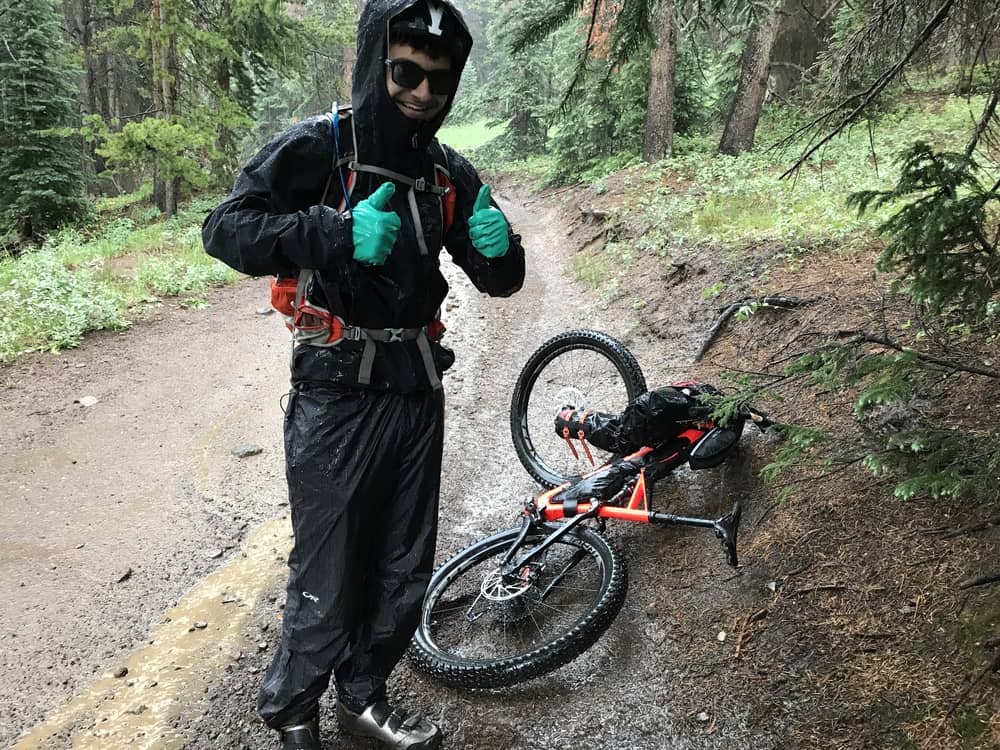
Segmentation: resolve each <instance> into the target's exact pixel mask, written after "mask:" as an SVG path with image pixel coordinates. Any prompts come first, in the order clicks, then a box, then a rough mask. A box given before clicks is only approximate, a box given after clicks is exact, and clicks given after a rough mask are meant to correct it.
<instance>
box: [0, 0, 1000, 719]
mask: <svg viewBox="0 0 1000 750" xmlns="http://www.w3.org/2000/svg"><path fill="white" fill-rule="evenodd" d="M462 7H463V10H464V11H465V14H466V18H467V21H468V23H469V26H470V29H471V31H472V33H473V36H474V37H475V40H476V43H475V46H474V49H473V54H472V57H471V59H470V62H469V65H468V67H467V68H466V71H465V74H464V76H463V81H462V88H461V89H460V92H459V96H458V99H457V104H456V106H455V108H454V110H453V112H452V115H451V116H450V119H449V127H448V129H447V130H446V131H445V132H444V133H443V134H442V140H445V141H446V142H449V143H452V144H453V145H455V146H456V147H458V148H460V149H461V150H464V151H466V152H468V153H469V154H470V156H471V157H472V159H473V161H474V163H476V164H477V166H480V167H482V168H484V169H486V170H488V171H489V172H490V173H492V174H501V173H502V174H504V175H507V176H513V179H515V180H516V181H517V184H518V185H520V186H521V189H523V190H535V191H543V192H544V193H546V194H550V195H558V191H572V190H581V189H585V190H587V191H589V194H590V195H593V196H601V195H606V194H607V193H608V191H609V189H611V188H610V187H609V186H613V191H614V193H615V196H614V197H615V199H614V200H613V201H610V207H609V208H607V209H602V210H601V211H596V212H595V211H591V212H590V215H589V216H588V217H587V218H588V219H589V220H592V221H597V222H599V223H600V226H601V228H602V233H603V237H604V240H605V241H603V242H602V244H601V248H600V251H599V252H597V253H586V254H581V256H580V258H579V259H578V260H577V261H575V262H574V270H575V272H576V274H577V276H578V278H579V280H580V281H581V282H582V283H584V284H585V285H587V286H588V287H589V288H592V289H593V290H594V293H595V294H598V295H613V294H619V295H620V294H623V293H627V292H625V291H623V289H622V288H621V285H622V278H623V276H622V269H626V270H627V269H628V268H631V267H633V264H634V263H635V262H636V261H637V259H646V260H647V261H649V262H652V263H653V264H658V265H659V266H660V267H662V268H664V269H666V270H667V271H670V270H671V269H672V268H678V267H680V266H682V265H683V263H680V266H679V265H678V263H679V262H680V261H679V260H678V259H679V258H680V259H682V258H683V257H684V253H685V252H689V251H690V250H691V249H692V248H699V249H701V250H705V249H706V248H707V249H708V251H710V252H716V253H718V254H719V255H721V256H724V257H725V258H726V259H727V262H729V263H731V264H732V265H733V266H734V267H735V266H739V265H740V264H741V263H743V262H745V261H746V259H747V258H750V257H751V256H752V255H753V253H754V252H755V250H757V249H759V248H760V247H762V246H766V247H767V248H769V253H770V258H771V259H772V260H776V261H778V262H780V263H783V264H785V265H786V266H797V265H803V264H809V263H810V262H811V261H812V260H813V259H814V258H819V257H822V254H823V253H826V252H829V251H830V250H831V248H834V249H835V251H836V252H837V253H839V254H840V256H841V257H844V256H845V255H846V256H848V257H856V258H857V259H858V262H860V263H865V264H867V266H866V270H867V271H869V272H870V273H871V275H872V278H873V279H878V284H879V285H880V288H881V289H882V292H881V294H880V298H879V302H878V304H876V305H873V306H871V307H870V308H869V309H868V310H866V314H865V316H864V317H863V320H862V321H861V322H860V323H857V322H855V323H854V324H852V325H851V326H850V327H848V328H845V329H844V330H840V331H838V332H836V335H832V336H829V337H827V338H824V339H823V340H815V341H808V342H800V343H801V345H800V346H796V347H794V348H793V350H792V351H791V353H790V354H789V355H788V356H787V357H785V358H783V359H780V360H775V361H771V362H768V363H767V366H766V367H761V368H758V369H755V370H754V371H743V372H738V373H732V374H731V380H732V385H733V388H732V390H731V392H732V394H733V395H731V396H730V397H728V398H727V399H726V400H725V401H723V402H722V403H720V404H719V405H718V412H717V416H718V417H720V418H722V419H724V418H725V417H726V416H727V415H728V414H731V413H732V411H733V410H734V409H736V408H738V407H739V405H740V404H741V403H743V402H746V401H749V400H754V401H757V402H761V401H766V400H771V401H772V402H773V403H776V404H781V403H782V402H783V400H786V399H789V398H792V397H793V396H794V394H796V393H798V392H799V389H803V388H811V389H814V390H816V391H819V392H823V393H836V394H838V395H839V396H840V397H841V398H842V399H843V400H844V403H845V404H848V405H849V409H848V413H847V417H848V421H849V422H850V424H843V425H840V426H838V427H837V428H836V429H831V425H829V424H818V423H815V421H813V423H810V420H809V419H807V418H804V417H803V418H798V419H795V420H788V421H789V422H791V423H792V424H789V425H788V426H785V427H783V428H782V431H781V432H782V435H783V438H784V439H783V442H782V443H781V445H780V447H779V448H778V450H777V451H776V456H775V459H774V461H773V462H772V463H771V464H769V465H768V466H767V467H766V468H765V470H764V474H765V476H766V477H767V478H769V479H771V480H773V481H776V482H778V483H779V484H780V486H781V487H782V488H783V495H782V497H788V496H791V495H793V494H794V493H795V492H796V491H800V490H801V488H802V487H803V486H808V485H809V484H810V483H813V482H815V481H817V480H818V479H822V478H827V477H830V476H835V475H836V474H837V473H839V472H842V471H846V470H848V469H850V468H852V467H853V468H857V467H859V466H860V467H863V468H864V469H865V470H866V471H867V472H870V474H871V475H874V476H875V477H878V478H879V479H880V480H883V481H886V482H887V484H886V487H887V489H888V495H889V496H890V497H889V498H887V501H888V502H900V501H906V500H907V499H911V498H914V497H918V496H919V497H931V498H936V499H938V500H939V501H940V502H941V503H944V504H947V503H962V504H964V505H966V506H970V505H971V506H972V507H976V508H978V509H980V510H979V514H980V517H981V520H982V528H993V527H996V526H997V525H998V524H1000V509H998V507H997V504H998V502H997V501H998V486H1000V483H998V478H1000V433H998V432H997V430H996V429H995V425H996V420H995V419H994V418H993V417H992V416H990V415H991V413H992V412H991V411H990V408H993V407H994V406H995V404H985V403H984V404H983V405H982V408H977V409H976V410H973V411H971V412H962V413H959V412H957V411H956V409H955V407H954V403H953V398H952V397H953V396H954V393H955V392H956V390H962V391H964V392H967V393H971V394H980V395H981V394H986V393H989V392H990V390H989V389H990V388H992V387H993V386H995V384H996V383H997V382H998V381H1000V370H998V368H997V364H996V363H997V346H996V342H997V338H996V337H997V333H998V315H1000V304H998V300H997V291H996V284H997V281H996V280H997V278H998V274H1000V267H998V256H997V242H998V240H1000V224H998V222H997V218H998V211H997V209H998V198H1000V194H998V192H997V191H998V188H1000V170H998V164H997V156H998V152H997V141H996V132H995V126H996V110H997V105H998V102H1000V81H998V79H997V70H996V67H995V66H996V63H997V54H996V53H997V51H998V49H1000V0H987V2H973V1H972V0H765V1H761V2H755V1H752V0H565V1H564V2H548V1H544V2H543V1H542V0H534V1H531V0H467V1H466V2H465V3H463V6H462ZM357 13H358V5H357V4H356V3H355V2H351V1H349V0H304V1H301V2H276V1H274V0H232V1H227V2H223V1H221V0H63V2H51V1H50V0H0V311H2V318H0V364H3V363H10V362H13V361H14V360H15V359H16V358H17V357H18V356H20V355H21V354H23V353H25V352H29V351H37V350H58V349H60V348H64V347H69V346H74V345H76V344H77V343H79V341H80V340H81V337H82V336H83V335H84V334H85V333H86V332H87V331H90V330H94V329H99V328H112V329H114V328H124V327H127V326H128V325H130V323H131V322H132V321H134V320H137V319H141V318H142V317H143V315H144V314H145V312H146V311H147V310H148V309H150V308H152V307H154V306H156V305H158V304H160V303H161V300H162V299H163V298H164V297H167V296H171V297H175V298H176V299H177V300H178V301H179V302H180V304H183V305H185V306H200V305H203V304H205V303H204V301H203V297H202V296H201V295H200V292H201V290H203V289H204V288H206V287H207V286H210V285H215V284H224V283H231V282H232V281H234V280H235V274H234V273H233V272H232V271H230V270H229V269H227V268H225V267H224V266H222V265H221V264H218V263H217V262H215V261H213V260H212V259H210V258H208V257H207V256H205V254H204V253H203V251H202V250H201V244H200V234H199V229H200V222H201V219H202V218H203V216H204V215H205V213H206V212H207V210H209V209H210V208H211V207H212V206H213V205H214V204H215V203H216V202H217V201H218V200H219V198H220V197H221V195H222V194H224V193H225V191H226V190H227V189H228V187H229V186H230V185H231V184H232V181H233V179H234V175H235V173H236V171H237V170H238V168H239V166H240V165H241V164H242V163H243V162H244V161H245V160H246V159H247V158H248V157H249V156H250V155H252V154H253V153H254V152H255V151H256V150H257V149H258V148H259V147H260V146H261V145H262V144H263V143H264V142H265V141H266V140H267V139H268V138H269V137H271V136H272V135H274V134H275V133H277V132H279V131H280V130H282V129H283V128H285V127H287V126H288V125H290V124H291V123H293V122H295V121H297V120H300V119H302V118H304V117H307V116H309V115H313V114H318V113H322V112H324V111H327V110H329V108H330V106H331V103H332V102H334V101H346V100H348V99H349V98H350V96H349V92H350V72H351V67H352V64H353V49H354V39H353V35H354V26H355V23H356V19H357ZM570 194H572V193H570ZM637 226H641V227H642V228H643V229H642V231H636V230H635V228H636V227H637ZM852 253H854V254H855V255H851V254H852ZM766 286H767V285H766V279H764V278H762V279H759V283H756V284H754V285H750V287H749V291H747V288H744V289H743V293H741V295H740V297H739V298H738V299H735V300H731V301H728V294H729V291H730V290H727V288H726V282H725V281H722V280H708V281H706V283H705V285H704V287H703V289H702V290H701V294H702V297H703V299H706V300H713V299H718V300H719V302H720V303H721V302H723V301H727V304H723V305H721V306H720V308H719V309H720V318H719V321H718V325H717V326H716V327H715V329H718V328H719V327H721V326H722V325H724V324H725V323H726V322H727V321H728V320H729V319H734V320H737V321H747V320H749V319H751V318H753V317H755V316H757V317H758V318H759V317H760V316H761V315H762V314H764V313H768V312H773V311H775V310H782V309H788V308H790V307H794V306H797V305H802V304H808V300H804V299H798V298H788V297H784V296H781V295H778V294H774V293H772V292H768V291H767V290H766ZM647 302H648V301H647V300H643V299H638V298H636V299H635V300H634V305H635V306H636V307H640V306H642V305H645V304H647ZM710 344H711V342H710V341H707V342H706V347H707V346H709V345H710ZM973 398H975V395H974V396H973ZM845 434H849V436H850V437H849V439H845ZM994 562H995V561H994ZM993 567H994V568H996V569H997V570H987V571H986V572H985V573H984V574H983V575H981V576H979V577H978V579H977V580H976V581H974V582H971V583H970V586H974V587H989V588H993V587H994V586H995V584H996V583H997V581H998V580H1000V563H996V564H995V565H994V566H993ZM977 611H978V612H980V613H986V614H984V615H982V617H984V618H985V619H984V620H983V622H987V623H989V624H988V625H987V626H986V629H985V631H984V633H982V634H981V638H979V640H978V641H977V642H978V643H979V644H980V646H981V647H983V648H984V649H985V653H986V654H987V656H986V665H987V669H986V670H985V671H984V672H983V674H984V675H986V674H989V675H992V677H991V679H994V680H995V675H996V671H997V669H998V667H1000V630H998V626H997V624H996V623H997V621H998V619H1000V617H998V616H1000V596H997V595H996V594H994V593H991V594H988V595H987V596H986V599H985V601H983V602H980V608H979V609H978V610H977ZM977 616H978V615H977ZM998 716H1000V714H997V715H993V716H992V717H991V716H989V715H986V714H984V715H978V714H977V717H978V718H977V721H978V723H976V722H975V721H974V722H972V726H973V729H972V730H970V732H971V733H972V736H981V737H984V738H985V737H988V736H990V734H991V733H993V736H994V737H995V736H997V733H998V732H1000V729H998V728H997V726H1000V718H998Z"/></svg>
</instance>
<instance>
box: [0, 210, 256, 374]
mask: <svg viewBox="0 0 1000 750" xmlns="http://www.w3.org/2000/svg"><path fill="white" fill-rule="evenodd" d="M216 202H217V200H216V199H215V198H203V199H196V200H194V201H191V202H189V203H188V204H186V205H185V206H184V207H183V209H182V210H181V211H180V212H179V213H178V215H177V216H175V217H174V218H172V219H170V220H169V221H162V220H155V221H152V222H149V221H148V218H149V211H148V208H144V207H143V206H141V204H140V203H139V202H138V201H129V200H128V199H127V198H125V199H121V200H118V201H115V202H112V203H110V204H109V205H105V206H102V207H101V208H102V209H103V210H102V213H101V216H100V217H99V218H98V220H97V221H95V222H94V223H93V224H92V225H90V226H88V227H85V228H83V229H66V230H63V231H61V232H58V233H56V234H53V235H52V236H50V237H49V238H48V239H47V240H46V242H45V244H44V245H43V246H42V247H41V248H39V249H37V250H35V251H32V252H27V253H24V254H23V255H21V256H19V257H17V258H6V259H3V260H0V309H2V310H3V311H4V312H3V316H2V317H0V364H10V363H11V362H13V361H14V360H15V359H16V358H17V357H18V356H19V355H21V354H24V353H27V352H31V351H58V350H60V349H65V348H69V347H74V346H77V345H78V344H79V343H80V341H81V340H82V338H83V336H84V334H86V333H87V332H88V331H93V330H98V329H112V330H114V329H122V328H126V327H128V326H129V325H131V322H132V319H133V318H134V317H136V316H139V315H141V314H142V310H143V308H145V307H148V306H149V305H151V304H156V303H158V302H159V301H160V298H161V297H184V298H183V299H182V300H181V304H184V305H188V306H197V305H199V304H201V300H200V297H199V293H200V292H202V291H203V290H204V289H206V288H207V287H210V286H218V285H221V284H226V283H231V282H232V281H234V280H236V278H238V274H237V273H236V272H235V271H233V270H231V269H229V268H228V267H227V266H225V265H223V264H222V263H220V262H219V261H217V260H215V259H213V258H211V257H209V256H208V255H206V253H205V251H204V250H203V249H202V245H201V233H200V227H201V221H202V219H203V218H204V215H205V214H206V213H207V211H208V210H209V209H210V208H211V207H212V206H214V205H215V203H216Z"/></svg>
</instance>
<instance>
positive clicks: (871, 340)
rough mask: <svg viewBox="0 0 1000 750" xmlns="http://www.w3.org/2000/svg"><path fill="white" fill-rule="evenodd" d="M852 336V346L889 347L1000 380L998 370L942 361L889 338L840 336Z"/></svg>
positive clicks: (938, 364)
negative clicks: (874, 345) (872, 345)
mask: <svg viewBox="0 0 1000 750" xmlns="http://www.w3.org/2000/svg"><path fill="white" fill-rule="evenodd" d="M850 334H855V335H854V338H852V339H851V340H850V341H849V342H848V343H849V344H852V345H853V344H864V343H868V344H878V345H879V346H885V347H888V348H889V349H894V350H896V351H897V352H905V353H907V354H912V355H913V356H914V357H916V358H917V359H919V360H921V361H922V362H926V363H928V364H931V365H937V366H938V367H945V368H948V369H949V370H957V371H959V372H968V373H970V374H972V375H982V376H983V377H986V378H993V379H996V380H1000V372H998V371H996V370H987V369H986V368H983V367H976V366H975V365H962V364H958V363H957V362H953V361H951V360H947V359H942V358H941V357H935V356H933V355H931V354H926V353H924V352H919V351H917V350H916V349H911V348H910V347H908V346H903V345H902V344H899V343H897V342H895V341H893V340H892V339H890V338H889V337H888V336H872V335H871V334H869V333H863V332H862V333H858V332H855V331H841V333H840V335H850Z"/></svg>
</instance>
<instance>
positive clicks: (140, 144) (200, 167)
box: [97, 109, 244, 189]
mask: <svg viewBox="0 0 1000 750" xmlns="http://www.w3.org/2000/svg"><path fill="white" fill-rule="evenodd" d="M238 122H244V119H243V118H240V120H238ZM217 127H218V126H217V124H216V125H214V126H213V125H212V124H211V118H210V117H209V116H208V113H207V112H206V111H205V110H204V109H202V110H198V111H196V112H195V113H193V116H192V117H184V118H180V117H175V118H170V119H160V118H148V119H145V120H141V121H139V122H129V123H127V124H126V125H125V127H123V128H122V129H121V130H119V131H118V132H117V133H109V134H108V135H107V136H106V139H105V140H104V142H103V144H102V145H101V147H100V148H98V149H97V152H98V153H99V154H100V155H101V156H103V157H104V158H105V159H106V160H107V164H108V166H109V167H110V168H111V169H116V170H120V171H124V172H130V173H139V174H142V173H146V172H148V170H149V168H150V167H151V166H152V165H154V164H155V165H156V167H157V168H158V170H159V175H160V176H161V177H162V178H163V179H166V180H172V179H175V178H177V179H180V181H181V185H182V186H183V188H188V189H191V188H204V187H207V186H208V185H210V184H211V180H212V175H211V172H209V171H207V170H206V169H205V164H206V163H207V162H211V161H213V160H214V159H218V158H219V157H220V153H219V152H218V150H217V149H216V148H215V141H216V135H217V130H216V129H217Z"/></svg>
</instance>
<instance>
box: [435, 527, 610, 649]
mask: <svg viewBox="0 0 1000 750" xmlns="http://www.w3.org/2000/svg"><path fill="white" fill-rule="evenodd" d="M533 536H534V538H532V539H530V540H528V542H527V543H526V544H525V545H524V547H522V548H521V549H520V550H518V554H519V555H521V554H525V553H528V551H529V550H530V549H532V548H534V547H537V545H538V543H539V542H540V541H541V540H540V539H539V538H538V537H537V535H533ZM549 544H550V546H549V547H548V548H547V549H546V550H545V551H544V552H543V553H542V555H541V556H540V557H537V558H535V559H533V560H532V561H531V562H530V563H526V564H523V565H520V566H519V567H517V568H515V569H514V570H510V567H509V565H502V559H503V557H504V556H505V555H506V554H507V553H508V552H509V551H510V548H509V547H506V546H505V547H502V548H497V549H495V550H492V551H491V553H490V554H489V555H488V556H484V557H483V559H481V560H479V561H477V564H476V565H474V566H470V567H469V568H468V569H467V570H465V571H464V572H462V573H461V574H460V575H458V576H456V579H455V580H454V581H453V582H452V583H451V584H450V586H449V592H448V594H449V595H448V597H447V598H446V599H445V598H443V597H442V598H440V599H438V600H437V601H435V602H434V606H433V609H432V611H431V617H430V621H429V622H428V629H429V631H430V633H431V634H432V637H433V639H434V641H435V642H436V643H437V644H439V646H440V647H441V648H446V649H447V650H449V651H451V652H453V653H456V654H458V655H461V656H462V657H464V658H468V659H477V658H487V657H489V658H495V657H496V656H498V655H501V656H504V655H506V656H515V655H517V654H521V653H526V652H528V651H530V650H532V648H534V647H536V646H537V644H539V643H542V642H545V641H548V640H551V639H552V637H553V635H558V633H560V632H567V631H569V630H572V628H573V625H574V624H575V623H576V622H578V621H579V620H580V619H581V618H582V617H584V616H585V615H586V613H587V612H589V611H591V610H592V609H593V607H594V605H595V602H596V600H597V599H598V597H599V595H600V592H601V589H602V588H603V583H602V581H603V578H604V570H603V568H602V566H601V563H600V559H599V558H597V557H596V556H595V555H594V553H593V552H592V551H591V550H589V549H587V548H586V547H584V546H583V545H581V543H580V542H579V541H578V540H577V537H575V536H574V535H568V536H564V537H560V538H559V539H556V540H555V541H551V542H549ZM505 570H506V572H505Z"/></svg>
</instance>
